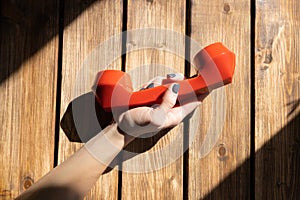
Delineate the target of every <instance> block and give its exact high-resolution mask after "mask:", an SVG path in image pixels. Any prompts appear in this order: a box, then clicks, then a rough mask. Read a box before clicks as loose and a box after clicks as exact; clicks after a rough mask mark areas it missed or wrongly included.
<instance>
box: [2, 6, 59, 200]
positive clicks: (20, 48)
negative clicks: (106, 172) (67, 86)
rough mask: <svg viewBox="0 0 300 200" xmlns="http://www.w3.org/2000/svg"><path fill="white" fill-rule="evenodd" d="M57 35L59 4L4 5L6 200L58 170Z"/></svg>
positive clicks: (3, 147)
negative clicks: (56, 141) (56, 118)
mask: <svg viewBox="0 0 300 200" xmlns="http://www.w3.org/2000/svg"><path fill="white" fill-rule="evenodd" d="M28 10H30V14H29V13H28ZM57 33H58V3H57V1H42V2H36V1H28V2H27V3H26V2H23V1H5V2H4V1H3V2H2V1H1V29H0V34H1V35H0V66H1V67H0V69H1V71H0V74H1V79H0V94H1V95H0V102H1V106H0V121H1V126H0V155H1V156H0V177H1V178H0V199H13V198H15V197H16V196H18V194H19V193H20V192H22V191H24V190H25V189H27V188H28V187H29V186H30V185H32V184H33V182H34V181H37V180H38V179H40V178H41V177H42V176H43V175H45V174H46V173H47V172H48V171H49V170H51V168H52V167H53V161H54V129H55V111H56V104H55V102H56V81H57V78H56V76H57V58H58V56H57V55H58V54H57V52H58V37H57V36H56V34H57Z"/></svg>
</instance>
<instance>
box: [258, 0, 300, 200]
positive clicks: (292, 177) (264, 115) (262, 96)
mask: <svg viewBox="0 0 300 200" xmlns="http://www.w3.org/2000/svg"><path fill="white" fill-rule="evenodd" d="M256 6H257V9H256V12H257V13H256V14H257V20H256V27H255V31H256V41H255V88H256V90H255V96H256V98H255V117H256V123H255V130H256V131H255V149H256V157H255V158H256V159H255V197H256V199H299V196H300V181H299V175H300V171H299V169H300V153H299V152H300V151H299V141H300V136H299V133H300V115H299V109H298V108H299V104H300V96H299V95H300V82H299V80H300V70H299V69H300V68H299V65H300V59H299V53H300V48H299V42H300V41H299V38H300V35H299V28H300V15H299V11H300V2H299V1H292V0H287V1H283V0H275V1H256Z"/></svg>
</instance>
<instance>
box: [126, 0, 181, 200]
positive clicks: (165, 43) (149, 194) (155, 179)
mask: <svg viewBox="0 0 300 200" xmlns="http://www.w3.org/2000/svg"><path fill="white" fill-rule="evenodd" d="M127 20H128V21H127V30H128V31H130V30H132V29H143V28H149V27H150V28H157V29H169V30H172V31H177V32H179V33H181V34H183V35H184V34H185V1H183V0H180V1H177V0H172V1H159V0H153V1H141V0H138V1H133V0H129V1H128V19H127ZM159 32H160V31H157V32H155V31H154V32H153V34H149V33H150V31H146V32H144V34H149V37H147V38H145V39H144V41H141V37H142V34H141V35H134V36H132V37H128V38H127V49H128V50H131V49H132V48H136V47H137V46H142V44H141V43H143V42H145V43H147V42H149V41H151V39H154V40H153V41H154V45H153V46H154V47H155V48H152V49H147V50H146V49H140V50H137V51H134V52H132V53H129V54H128V55H127V57H126V69H125V70H126V71H127V72H129V73H130V74H132V79H133V80H134V82H135V84H136V86H141V85H142V84H143V83H145V82H146V81H148V80H150V79H151V78H153V77H155V76H166V75H167V73H171V72H181V73H184V59H183V58H180V57H179V56H176V55H175V54H171V53H167V52H164V49H168V48H169V46H172V45H173V44H174V43H177V46H176V47H175V51H181V50H183V52H184V40H182V41H172V37H171V36H170V35H168V34H167V31H166V33H165V34H163V35H160V34H159ZM173 39H174V38H173ZM170 41H171V42H170ZM135 89H138V88H135ZM178 134H182V125H180V126H178V127H177V128H175V129H174V130H172V131H170V132H169V133H168V134H167V135H166V136H164V137H163V138H162V139H160V141H159V142H158V143H157V144H156V145H155V146H154V147H153V148H152V149H151V150H149V151H147V152H146V153H142V154H140V155H138V156H136V157H135V158H134V159H131V160H127V161H125V162H124V163H123V166H122V169H123V173H122V199H182V195H183V179H182V177H183V176H182V175H183V159H182V157H181V158H178V159H177V160H176V161H175V162H172V163H171V162H170V165H167V166H165V167H163V168H162V169H160V167H159V166H160V165H161V164H162V163H163V162H164V161H163V160H164V159H166V158H170V157H171V155H172V153H174V151H176V152H178V153H181V154H182V144H183V140H181V141H180V144H181V146H180V144H179V145H178V146H177V148H176V149H174V150H173V152H171V150H170V149H168V145H169V144H170V142H171V141H173V140H174V139H175V138H176V137H177V136H178ZM147 142H153V141H152V140H145V141H141V142H140V143H139V144H136V145H135V146H134V147H133V149H134V150H135V151H139V149H141V148H143V147H144V146H147ZM163 148H166V149H168V150H165V151H163V152H158V151H159V150H161V149H163ZM149 163H150V167H149V168H147V167H146V166H148V165H149ZM144 167H145V168H147V169H149V170H150V171H149V172H148V173H134V172H143V169H144ZM126 171H133V172H132V173H129V172H126Z"/></svg>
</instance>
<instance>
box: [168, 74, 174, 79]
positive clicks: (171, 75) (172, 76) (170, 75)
mask: <svg viewBox="0 0 300 200" xmlns="http://www.w3.org/2000/svg"><path fill="white" fill-rule="evenodd" d="M175 76H176V74H167V78H174V77H175Z"/></svg>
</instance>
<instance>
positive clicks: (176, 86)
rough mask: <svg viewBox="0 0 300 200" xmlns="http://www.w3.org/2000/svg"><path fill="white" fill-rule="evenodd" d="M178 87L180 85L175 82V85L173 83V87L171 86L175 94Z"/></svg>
mask: <svg viewBox="0 0 300 200" xmlns="http://www.w3.org/2000/svg"><path fill="white" fill-rule="evenodd" d="M179 87H180V85H179V84H175V85H173V87H172V91H173V92H174V93H175V94H177V93H178V91H179Z"/></svg>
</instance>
